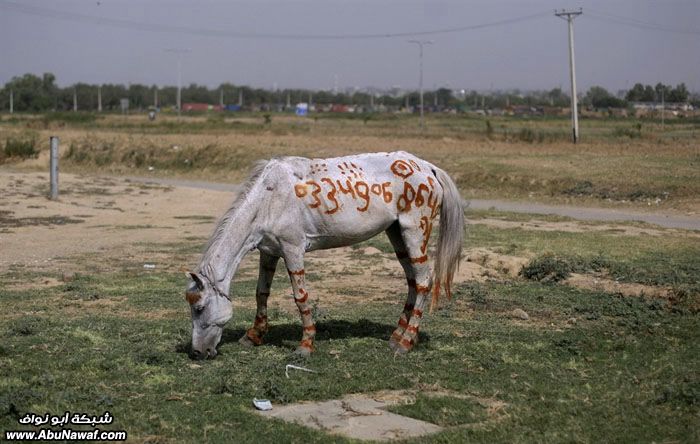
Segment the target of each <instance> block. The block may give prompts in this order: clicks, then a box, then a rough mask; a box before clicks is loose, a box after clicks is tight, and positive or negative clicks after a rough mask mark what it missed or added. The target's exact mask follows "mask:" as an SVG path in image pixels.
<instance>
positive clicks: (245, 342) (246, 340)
mask: <svg viewBox="0 0 700 444" xmlns="http://www.w3.org/2000/svg"><path fill="white" fill-rule="evenodd" d="M238 343H239V344H241V345H242V346H243V347H255V343H254V342H253V341H251V340H250V338H249V337H248V335H243V337H242V338H241V339H239V340H238Z"/></svg>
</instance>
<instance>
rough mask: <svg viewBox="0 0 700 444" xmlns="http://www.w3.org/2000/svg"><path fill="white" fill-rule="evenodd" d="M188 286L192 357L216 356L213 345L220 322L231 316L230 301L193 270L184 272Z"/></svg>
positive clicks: (217, 337)
mask: <svg viewBox="0 0 700 444" xmlns="http://www.w3.org/2000/svg"><path fill="white" fill-rule="evenodd" d="M187 275H188V277H189V278H190V282H189V285H188V286H187V290H186V291H185V299H187V302H189V304H190V310H191V312H192V354H191V356H192V358H194V359H206V358H213V357H215V356H216V346H217V345H218V344H219V341H220V340H221V333H222V332H223V330H224V324H226V323H227V322H228V320H229V319H231V315H232V314H233V310H232V308H231V301H230V300H229V299H228V297H227V296H226V295H224V294H223V293H221V291H219V290H218V289H217V288H215V287H214V286H213V285H212V284H211V282H210V281H209V279H207V278H205V277H204V276H202V275H199V274H196V273H188V274H187Z"/></svg>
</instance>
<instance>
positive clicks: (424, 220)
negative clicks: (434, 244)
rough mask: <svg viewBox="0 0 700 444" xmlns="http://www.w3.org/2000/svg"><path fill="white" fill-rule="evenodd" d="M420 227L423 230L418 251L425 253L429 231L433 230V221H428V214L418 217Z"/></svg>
mask: <svg viewBox="0 0 700 444" xmlns="http://www.w3.org/2000/svg"><path fill="white" fill-rule="evenodd" d="M416 200H417V199H416ZM420 228H421V229H422V230H423V243H422V244H421V246H420V251H421V253H423V254H425V252H426V251H428V241H429V240H430V233H431V232H432V231H433V223H432V222H431V221H430V219H429V218H428V216H423V217H421V218H420Z"/></svg>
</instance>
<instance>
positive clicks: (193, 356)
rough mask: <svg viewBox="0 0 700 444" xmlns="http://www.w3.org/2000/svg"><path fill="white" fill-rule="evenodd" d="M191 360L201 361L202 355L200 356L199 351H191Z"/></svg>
mask: <svg viewBox="0 0 700 444" xmlns="http://www.w3.org/2000/svg"><path fill="white" fill-rule="evenodd" d="M190 356H191V357H192V359H203V358H204V355H202V352H201V351H199V350H192V354H191V355H190Z"/></svg>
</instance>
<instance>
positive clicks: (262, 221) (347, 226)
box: [185, 151, 464, 359]
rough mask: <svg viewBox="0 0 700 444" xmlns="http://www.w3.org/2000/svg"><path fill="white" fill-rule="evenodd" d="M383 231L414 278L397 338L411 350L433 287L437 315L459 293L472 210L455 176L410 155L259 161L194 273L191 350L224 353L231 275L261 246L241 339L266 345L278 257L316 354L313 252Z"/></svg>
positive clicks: (305, 340)
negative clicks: (308, 261)
mask: <svg viewBox="0 0 700 444" xmlns="http://www.w3.org/2000/svg"><path fill="white" fill-rule="evenodd" d="M438 215H439V216H440V218H439V224H440V234H439V236H438V241H437V248H436V254H435V258H434V262H435V267H434V271H433V272H431V267H430V263H431V262H432V258H429V255H428V241H429V239H430V235H431V232H432V229H433V224H434V222H435V219H436V217H437V216H438ZM382 231H384V232H386V234H387V236H388V237H389V240H390V241H391V245H392V246H393V248H394V252H395V254H396V257H397V259H398V260H399V263H400V264H401V266H402V267H403V270H404V272H405V274H406V280H407V283H408V294H407V297H406V303H405V305H404V308H403V311H402V313H401V315H400V317H399V323H398V327H397V328H396V329H395V330H394V332H393V333H392V334H391V337H390V339H389V345H390V347H391V349H392V350H394V352H395V353H398V354H402V353H406V352H408V351H409V350H411V349H412V348H413V346H414V345H415V344H416V342H417V339H418V329H419V327H420V323H421V318H422V317H423V311H424V309H425V306H426V303H427V299H428V298H429V296H430V292H431V289H432V298H431V305H430V310H431V311H432V309H433V307H434V306H435V305H436V304H437V303H438V297H439V294H440V288H441V285H442V287H443V288H444V292H445V294H446V296H447V297H448V298H449V297H451V283H452V279H453V276H454V273H455V270H456V267H457V266H458V264H459V261H460V258H461V254H462V241H463V237H464V209H463V204H462V199H461V197H460V195H459V191H458V190H457V187H456V186H455V184H454V182H453V181H452V179H451V178H450V176H449V175H448V174H447V173H446V172H444V171H443V170H441V169H440V168H438V167H436V166H435V165H433V164H431V163H429V162H427V161H425V160H423V159H420V158H418V157H416V156H414V155H412V154H409V153H407V152H403V151H399V152H392V153H366V154H358V155H352V156H346V157H336V158H329V159H308V158H303V157H280V158H273V159H271V160H268V161H261V162H258V163H257V164H256V165H255V166H254V168H253V170H252V172H251V174H250V178H249V180H248V181H247V182H246V184H245V185H244V189H243V190H242V191H241V192H240V194H239V195H238V197H237V198H236V199H235V201H234V202H233V204H232V205H231V207H230V208H229V209H228V210H227V211H226V213H225V214H224V215H223V217H222V218H221V219H220V220H219V222H218V224H217V226H216V229H215V230H214V233H213V235H212V236H211V238H210V239H209V242H208V244H207V246H206V248H205V250H204V254H203V255H202V258H201V261H200V262H199V265H198V266H197V267H196V268H195V270H194V271H191V272H188V273H187V276H188V278H189V282H188V286H187V289H186V291H185V298H186V300H187V302H188V303H189V305H190V311H191V315H192V351H191V356H192V357H193V358H194V359H205V358H214V357H215V356H216V354H217V350H216V347H217V345H218V343H219V341H220V340H221V335H222V332H223V327H224V325H225V324H226V322H228V320H229V319H230V318H231V316H232V313H233V312H232V307H231V300H230V293H229V290H230V285H231V280H232V279H233V277H234V275H235V273H236V271H237V270H238V267H239V264H240V263H241V260H242V259H243V257H244V256H245V255H246V254H247V253H248V252H249V251H252V250H255V249H257V250H258V251H259V252H260V266H259V276H258V282H257V287H256V291H255V299H256V302H257V310H256V316H255V320H254V323H253V326H252V327H251V328H250V329H248V330H247V332H246V333H245V334H244V335H243V337H242V338H241V339H240V340H239V342H240V343H241V344H242V345H245V346H256V345H260V344H262V342H263V336H264V335H265V333H266V332H267V331H268V321H267V299H268V296H269V295H270V287H271V284H272V279H273V276H274V273H275V269H276V267H277V262H278V260H279V259H280V258H283V259H284V263H285V265H286V268H287V272H288V274H289V278H290V280H291V285H292V290H293V292H294V302H295V303H296V305H297V308H298V309H299V314H300V316H301V321H302V339H301V342H300V344H299V346H298V347H297V349H296V353H298V354H301V355H303V356H308V355H310V354H311V352H313V351H314V337H315V334H316V326H315V324H314V321H313V316H312V311H311V308H310V306H309V304H308V302H307V301H308V299H309V292H308V290H307V285H306V279H305V270H304V253H306V252H307V251H314V250H318V249H328V248H336V247H343V246H348V245H352V244H356V243H358V242H362V241H365V240H367V239H370V238H372V237H374V236H375V235H377V234H379V233H380V232H382Z"/></svg>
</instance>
